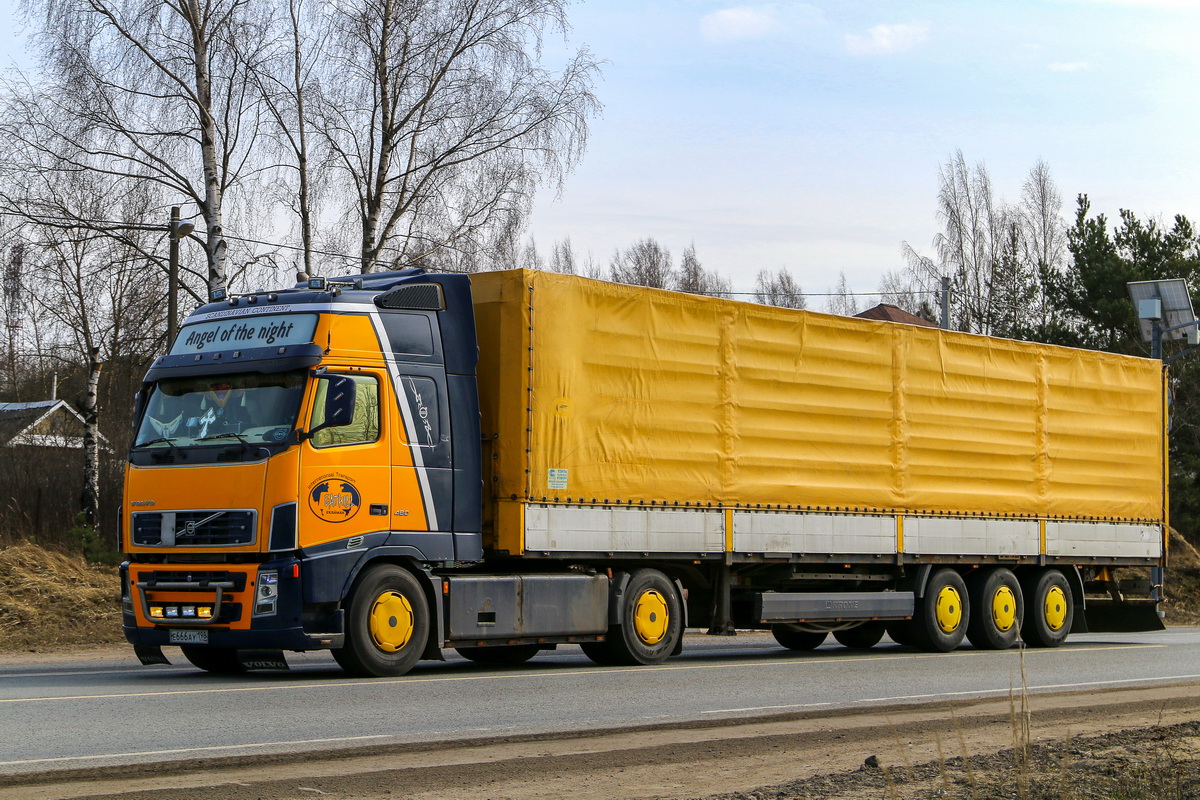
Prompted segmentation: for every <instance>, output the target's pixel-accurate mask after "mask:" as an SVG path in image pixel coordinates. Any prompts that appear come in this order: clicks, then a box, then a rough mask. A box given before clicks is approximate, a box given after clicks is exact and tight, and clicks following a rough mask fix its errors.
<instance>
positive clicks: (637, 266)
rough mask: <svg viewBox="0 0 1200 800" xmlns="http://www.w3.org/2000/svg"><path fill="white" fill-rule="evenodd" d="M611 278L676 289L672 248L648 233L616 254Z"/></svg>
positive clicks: (658, 287) (609, 275)
mask: <svg viewBox="0 0 1200 800" xmlns="http://www.w3.org/2000/svg"><path fill="white" fill-rule="evenodd" d="M608 277H609V280H611V281H613V282H615V283H632V284H636V285H638V286H650V287H653V288H655V289H670V288H673V287H674V285H675V281H676V276H675V267H674V266H673V264H672V261H671V251H670V250H667V249H666V248H665V247H663V246H662V245H661V244H659V243H658V242H657V241H656V240H655V239H654V238H652V237H649V236H648V237H646V238H645V239H641V240H640V241H637V242H635V243H634V244H632V245H630V246H629V247H627V248H625V249H624V250H617V251H616V252H614V253H613V257H612V261H611V262H610V263H609V266H608Z"/></svg>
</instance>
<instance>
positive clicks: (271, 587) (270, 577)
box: [254, 570, 279, 617]
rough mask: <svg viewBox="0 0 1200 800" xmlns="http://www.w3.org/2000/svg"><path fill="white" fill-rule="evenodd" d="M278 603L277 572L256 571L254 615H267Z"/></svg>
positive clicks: (271, 613) (272, 612)
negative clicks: (256, 583)
mask: <svg viewBox="0 0 1200 800" xmlns="http://www.w3.org/2000/svg"><path fill="white" fill-rule="evenodd" d="M278 604H279V573H278V572H276V571H275V570H270V571H269V572H260V573H258V588H257V590H256V591H255V592H254V616H256V617H269V616H271V615H273V614H274V613H275V608H276V606H278Z"/></svg>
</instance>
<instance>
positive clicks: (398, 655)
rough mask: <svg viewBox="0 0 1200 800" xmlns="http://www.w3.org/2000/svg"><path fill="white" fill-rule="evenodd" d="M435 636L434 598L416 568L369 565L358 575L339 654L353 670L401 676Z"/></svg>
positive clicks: (364, 674) (370, 674)
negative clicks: (431, 626) (432, 621)
mask: <svg viewBox="0 0 1200 800" xmlns="http://www.w3.org/2000/svg"><path fill="white" fill-rule="evenodd" d="M428 638H429V604H428V603H427V602H426V600H425V593H424V592H423V591H422V590H421V584H419V583H418V582H417V579H416V578H415V577H414V576H413V574H412V573H411V572H409V571H408V570H406V569H403V568H401V567H398V566H396V565H395V564H378V565H376V566H373V567H368V568H367V569H366V570H364V572H363V574H362V575H361V576H360V577H359V579H358V580H357V581H355V584H354V589H353V590H351V593H350V608H349V611H348V613H347V614H346V645H345V647H341V648H338V649H335V650H334V651H333V657H334V659H335V660H336V661H337V662H338V664H340V665H341V666H342V669H344V670H346V672H349V673H350V674H351V675H357V676H361V677H380V678H382V677H395V676H397V675H403V674H404V673H406V672H408V671H409V670H410V669H412V668H413V666H414V665H416V663H417V661H419V660H420V658H421V653H422V652H423V651H424V650H425V644H426V640H427V639H428Z"/></svg>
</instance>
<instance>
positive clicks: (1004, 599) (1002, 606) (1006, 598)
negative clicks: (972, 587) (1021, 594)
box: [992, 586, 1017, 633]
mask: <svg viewBox="0 0 1200 800" xmlns="http://www.w3.org/2000/svg"><path fill="white" fill-rule="evenodd" d="M992 622H993V623H994V624H995V626H996V630H998V631H1001V632H1003V633H1007V632H1008V631H1010V630H1012V626H1013V625H1015V624H1016V622H1017V598H1016V596H1015V595H1013V591H1012V589H1010V588H1009V587H1007V586H1001V587H1000V588H999V589H997V590H996V593H995V594H993V595H992Z"/></svg>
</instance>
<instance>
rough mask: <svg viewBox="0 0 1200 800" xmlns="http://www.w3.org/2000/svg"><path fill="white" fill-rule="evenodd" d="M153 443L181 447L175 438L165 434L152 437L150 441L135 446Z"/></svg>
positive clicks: (177, 448) (173, 448) (175, 447)
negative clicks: (156, 437) (155, 437)
mask: <svg viewBox="0 0 1200 800" xmlns="http://www.w3.org/2000/svg"><path fill="white" fill-rule="evenodd" d="M152 444H165V445H167V446H168V447H170V448H171V449H172V450H179V449H180V448H179V445H177V444H175V440H174V439H173V438H172V437H170V436H163V437H160V438H158V439H151V440H150V441H148V442H142V443H141V444H138V445H134V447H149V446H150V445H152Z"/></svg>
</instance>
